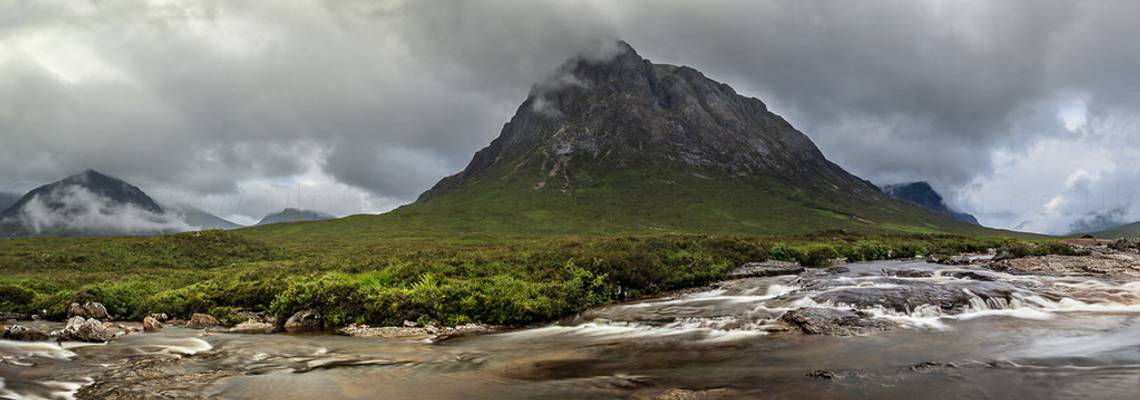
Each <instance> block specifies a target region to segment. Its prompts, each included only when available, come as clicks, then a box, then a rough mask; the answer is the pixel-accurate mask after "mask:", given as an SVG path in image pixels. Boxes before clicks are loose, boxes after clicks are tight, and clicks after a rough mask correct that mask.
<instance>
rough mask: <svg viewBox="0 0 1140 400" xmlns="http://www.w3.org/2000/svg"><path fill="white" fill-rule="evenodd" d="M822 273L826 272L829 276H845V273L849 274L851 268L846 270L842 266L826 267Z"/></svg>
mask: <svg viewBox="0 0 1140 400" xmlns="http://www.w3.org/2000/svg"><path fill="white" fill-rule="evenodd" d="M824 271H827V273H829V274H845V273H848V272H851V268H847V267H844V266H837V267H828V268H827V269H825V270H824Z"/></svg>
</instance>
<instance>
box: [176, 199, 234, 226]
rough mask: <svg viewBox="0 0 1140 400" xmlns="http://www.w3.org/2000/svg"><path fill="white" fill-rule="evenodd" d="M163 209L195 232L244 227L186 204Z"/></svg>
mask: <svg viewBox="0 0 1140 400" xmlns="http://www.w3.org/2000/svg"><path fill="white" fill-rule="evenodd" d="M165 208H166V211H167V212H168V213H171V214H175V215H177V216H178V217H179V218H180V219H181V220H182V221H183V222H186V224H187V225H190V226H192V227H194V228H195V229H196V230H209V229H238V228H244V227H245V226H244V225H239V224H236V223H233V222H230V221H229V220H226V219H224V218H222V217H219V216H217V215H214V214H210V213H209V212H206V211H204V210H202V209H199V208H197V207H194V206H191V205H188V204H174V205H170V204H168V205H166V206H165Z"/></svg>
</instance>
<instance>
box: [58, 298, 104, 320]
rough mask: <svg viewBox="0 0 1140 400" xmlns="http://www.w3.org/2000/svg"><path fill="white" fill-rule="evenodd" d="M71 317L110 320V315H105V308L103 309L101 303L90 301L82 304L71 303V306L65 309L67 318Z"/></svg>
mask: <svg viewBox="0 0 1140 400" xmlns="http://www.w3.org/2000/svg"><path fill="white" fill-rule="evenodd" d="M72 317H83V318H88V319H90V318H94V319H102V320H109V319H111V315H110V314H108V313H107V307H104V306H103V304H102V303H96V302H90V301H89V302H86V303H83V304H79V303H71V306H70V307H67V318H72Z"/></svg>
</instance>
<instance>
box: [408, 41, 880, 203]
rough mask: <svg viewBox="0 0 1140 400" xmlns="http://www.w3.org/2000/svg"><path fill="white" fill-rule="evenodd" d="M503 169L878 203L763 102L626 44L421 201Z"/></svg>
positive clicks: (588, 65)
mask: <svg viewBox="0 0 1140 400" xmlns="http://www.w3.org/2000/svg"><path fill="white" fill-rule="evenodd" d="M500 166H509V168H508V169H509V170H510V171H506V173H507V174H513V173H517V172H518V170H521V169H539V170H540V171H541V172H542V174H541V175H543V177H542V178H541V179H538V180H536V181H535V182H534V185H535V187H536V189H545V190H551V189H553V190H565V191H573V190H574V187H575V182H574V175H575V169H578V170H586V171H588V172H593V173H594V175H596V174H597V173H598V172H602V173H604V172H605V171H604V170H606V169H609V170H621V169H633V168H673V167H681V168H684V169H687V170H691V171H693V172H695V173H698V174H699V173H701V172H723V173H724V174H727V175H728V176H733V177H739V178H748V177H753V176H760V175H763V176H768V177H777V178H781V179H785V180H788V181H789V182H794V183H795V184H796V185H797V186H799V187H801V188H805V189H814V190H820V191H825V192H833V193H848V194H856V195H858V196H866V197H872V198H873V197H875V196H878V190H877V188H875V187H874V186H873V185H871V184H869V183H867V182H865V181H863V180H861V179H858V178H857V177H855V176H853V175H851V174H849V173H847V172H846V171H844V170H843V169H842V168H840V167H838V166H836V165H835V164H833V163H831V162H830V161H828V160H827V159H826V158H824V156H823V154H822V153H821V152H820V151H819V149H818V148H817V147H816V146H815V144H813V143H812V141H811V140H810V139H808V137H807V136H805V135H804V134H802V133H800V132H799V131H797V130H796V129H795V128H793V127H792V126H791V125H790V124H789V123H788V122H787V121H785V120H784V119H783V118H781V117H780V116H778V115H776V114H773V113H771V112H769V111H768V109H767V107H766V106H765V105H764V103H763V102H761V101H760V100H758V99H756V98H752V97H745V96H741V95H739V94H737V93H736V91H734V90H733V89H732V88H731V87H729V86H728V85H725V84H723V83H719V82H716V81H713V80H711V79H709V78H707V77H705V76H704V75H703V74H701V73H700V72H698V71H697V70H695V69H692V68H689V67H682V66H673V65H662V64H653V63H651V62H649V61H648V60H645V59H643V58H641V57H640V56H639V55H638V54H637V52H636V51H634V49H633V48H632V47H630V46H629V45H628V44H626V43H624V42H619V43H618V44H617V48H616V49H615V51H614V54H612V55H609V57H605V58H601V59H599V58H590V57H577V58H575V59H573V60H570V61H569V62H567V63H566V64H565V65H563V66H562V68H560V69H559V70H558V71H557V72H556V73H555V74H554V75H552V76H551V77H550V78H548V79H547V80H546V81H544V82H541V83H539V84H537V85H535V87H534V89H533V90H532V92H531V94H530V96H529V97H528V98H527V99H526V101H524V102H523V104H522V105H521V106H520V107H519V109H518V111H517V113H516V114H515V116H514V117H513V118H512V119H511V120H510V122H508V123H507V124H506V126H504V127H503V130H502V133H501V134H500V136H499V138H497V139H495V140H494V141H493V142H491V145H490V146H488V147H487V148H484V149H483V150H480V151H479V152H478V153H476V154H475V157H474V158H473V159H472V161H471V163H470V165H468V166H467V168H466V169H464V170H463V171H462V172H460V173H459V174H457V175H454V176H451V177H448V178H445V179H443V180H442V181H440V182H439V183H438V184H437V185H436V186H435V187H433V188H432V189H431V190H428V191H427V192H426V193H424V194H423V195H422V196H421V197H420V199H419V200H420V201H428V200H431V199H432V198H434V197H437V196H440V195H443V194H445V193H448V192H451V191H456V190H460V189H462V188H464V187H466V186H469V185H472V184H473V183H475V182H478V181H480V180H481V179H486V178H490V177H492V176H494V177H495V178H503V172H504V171H500V170H496V167H500Z"/></svg>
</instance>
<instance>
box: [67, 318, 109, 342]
mask: <svg viewBox="0 0 1140 400" xmlns="http://www.w3.org/2000/svg"><path fill="white" fill-rule="evenodd" d="M55 336H56V338H57V339H59V340H75V341H80V342H106V341H107V340H109V339H111V334H110V333H109V332H107V328H104V327H103V323H102V322H99V320H97V319H94V318H91V319H87V318H83V317H71V319H69V320H67V326H65V327H64V328H63V329H61V330H59V331H57V332H56V334H55Z"/></svg>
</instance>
